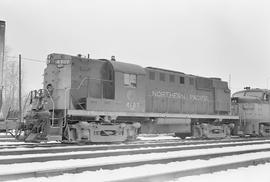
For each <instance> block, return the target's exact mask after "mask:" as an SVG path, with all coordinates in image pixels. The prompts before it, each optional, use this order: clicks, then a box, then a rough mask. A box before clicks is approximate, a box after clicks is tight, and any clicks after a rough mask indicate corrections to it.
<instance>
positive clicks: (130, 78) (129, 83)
mask: <svg viewBox="0 0 270 182" xmlns="http://www.w3.org/2000/svg"><path fill="white" fill-rule="evenodd" d="M124 86H126V87H132V88H136V87H137V75H135V74H128V73H124Z"/></svg>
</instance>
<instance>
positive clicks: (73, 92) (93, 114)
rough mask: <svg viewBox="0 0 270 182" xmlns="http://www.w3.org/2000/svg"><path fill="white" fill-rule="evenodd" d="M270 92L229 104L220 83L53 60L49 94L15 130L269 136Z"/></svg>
mask: <svg viewBox="0 0 270 182" xmlns="http://www.w3.org/2000/svg"><path fill="white" fill-rule="evenodd" d="M269 93H270V92H269V91H267V90H260V89H257V90H252V89H249V90H248V89H246V90H244V91H240V92H237V93H235V94H234V95H233V97H232V102H231V96H230V95H231V93H230V89H229V88H228V84H227V82H225V81H222V80H221V79H220V78H206V77H200V76H195V75H191V74H185V73H182V72H177V71H171V70H165V69H160V68H154V67H147V68H143V67H141V66H139V65H135V64H130V63H124V62H119V61H116V60H115V57H112V59H110V60H107V59H90V58H86V57H82V56H81V55H78V56H71V55H65V54H55V53H54V54H50V55H48V57H47V67H46V68H45V71H44V82H43V89H40V90H35V91H31V93H30V94H29V99H28V103H30V106H31V109H29V111H28V112H27V113H26V114H25V116H24V122H23V123H20V125H19V126H16V128H17V129H18V130H20V131H22V132H21V133H23V134H22V136H21V138H23V139H24V140H25V141H42V140H46V141H52V140H58V141H64V142H82V141H86V142H122V141H126V140H134V139H135V138H136V136H137V135H138V133H175V135H176V136H178V137H181V138H185V137H187V136H190V137H194V138H225V137H230V136H231V135H246V134H247V135H256V136H257V135H262V136H268V135H269V133H270V128H269V122H270V119H269V117H270V113H269V112H270V107H269ZM6 126H7V125H6ZM0 127H1V126H0Z"/></svg>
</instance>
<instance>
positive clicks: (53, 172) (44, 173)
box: [0, 148, 270, 181]
mask: <svg viewBox="0 0 270 182" xmlns="http://www.w3.org/2000/svg"><path fill="white" fill-rule="evenodd" d="M268 151H270V148H265V149H251V150H245V151H230V152H221V153H215V154H202V155H194V156H187V157H181V156H180V157H171V158H162V159H149V160H147V159H146V160H138V161H127V162H119V163H108V164H101V165H91V164H89V165H85V166H77V167H76V166H74V167H69V168H62V169H59V168H55V169H46V170H34V171H28V172H21V173H20V172H14V173H8V174H0V181H8V180H18V179H22V178H30V177H51V176H58V175H62V174H65V173H72V174H75V173H81V172H84V171H96V170H100V169H103V170H104V169H109V170H113V169H118V168H124V167H135V166H139V165H145V164H167V163H170V162H181V161H186V160H196V159H201V160H208V159H211V158H217V157H224V156H232V155H240V154H248V153H256V152H268Z"/></svg>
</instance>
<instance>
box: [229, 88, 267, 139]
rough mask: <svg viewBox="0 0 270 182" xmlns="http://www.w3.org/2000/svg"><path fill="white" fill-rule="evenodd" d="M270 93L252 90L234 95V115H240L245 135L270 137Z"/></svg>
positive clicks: (241, 129)
mask: <svg viewBox="0 0 270 182" xmlns="http://www.w3.org/2000/svg"><path fill="white" fill-rule="evenodd" d="M269 96H270V91H269V90H266V89H250V88H246V89H245V90H243V91H239V92H236V93H234V94H233V95H232V99H231V100H232V113H233V114H236V115H239V117H240V125H239V127H240V128H239V129H240V131H241V132H242V134H244V135H251V136H270V101H269V98H270V97H269Z"/></svg>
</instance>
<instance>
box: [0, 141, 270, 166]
mask: <svg viewBox="0 0 270 182" xmlns="http://www.w3.org/2000/svg"><path fill="white" fill-rule="evenodd" d="M256 144H270V140H269V141H253V142H248V143H241V142H233V143H218V144H215V143H212V144H208V145H205V144H203V145H202V144H196V145H191V146H187V145H175V143H172V145H169V144H166V145H161V144H160V145H157V144H156V145H154V148H153V147H150V146H147V148H139V147H135V146H127V147H129V148H127V147H124V148H122V147H120V148H119V146H115V147H117V148H114V149H111V148H107V147H105V148H104V147H88V148H87V147H84V148H75V149H77V152H74V150H73V149H70V150H67V149H65V148H60V149H59V150H55V149H51V150H45V151H47V153H44V152H45V151H44V150H41V151H42V152H40V151H39V150H37V151H15V152H18V153H19V155H13V156H10V153H9V151H5V152H0V154H1V155H2V157H1V156H0V164H14V163H31V162H47V161H56V160H70V159H90V158H97V157H112V156H120V155H136V154H149V153H165V152H173V151H185V150H198V149H212V148H221V147H234V146H246V145H256ZM143 147H146V146H143ZM98 149H99V150H98ZM121 149H122V150H121ZM63 151H65V152H64V153H63ZM26 152H27V153H28V154H25V153H26ZM81 152H83V153H81ZM36 153H38V154H39V155H38V156H32V155H29V154H36ZM41 153H43V154H41ZM23 155H24V156H23ZM9 156H10V157H9Z"/></svg>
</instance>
